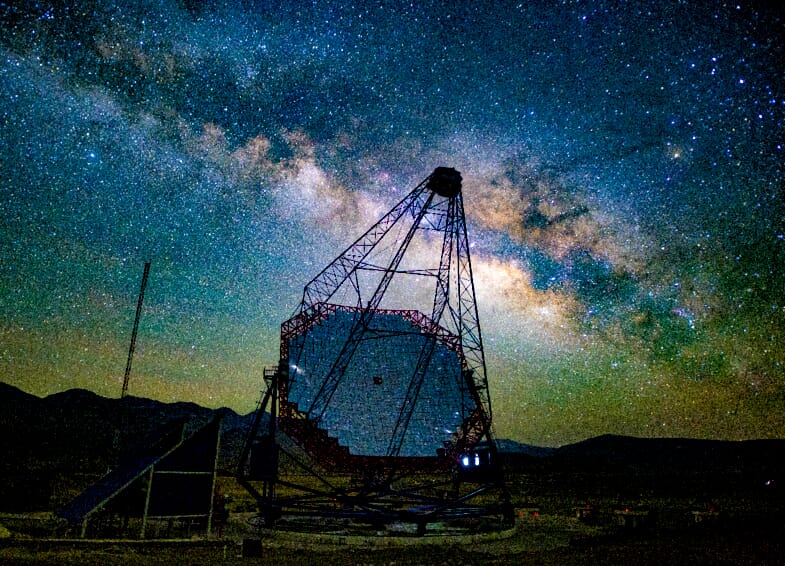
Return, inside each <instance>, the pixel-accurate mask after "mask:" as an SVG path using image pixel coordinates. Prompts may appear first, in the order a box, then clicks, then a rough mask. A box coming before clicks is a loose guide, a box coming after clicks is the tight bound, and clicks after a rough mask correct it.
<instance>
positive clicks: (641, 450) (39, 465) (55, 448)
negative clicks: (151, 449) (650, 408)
mask: <svg viewBox="0 0 785 566" xmlns="http://www.w3.org/2000/svg"><path fill="white" fill-rule="evenodd" d="M218 414H220V415H221V417H222V419H223V428H222V430H223V432H222V441H221V443H222V450H221V457H220V460H219V465H220V466H221V467H223V468H224V469H226V470H233V469H234V467H235V465H236V463H235V459H236V458H237V456H238V454H239V451H240V449H241V447H242V442H243V441H244V438H245V434H246V432H247V430H248V428H249V426H250V424H251V421H252V419H253V413H250V414H248V415H238V414H237V413H236V412H235V411H233V410H231V409H228V408H220V409H208V408H205V407H201V406H200V405H197V404H196V403H192V402H185V401H179V402H174V403H164V402H161V401H156V400H151V399H146V398H142V397H133V396H128V397H125V398H124V399H122V400H121V399H110V398H106V397H102V396H100V395H98V394H96V393H94V392H92V391H88V390H86V389H70V390H67V391H63V392H59V393H55V394H52V395H49V396H47V397H43V398H41V397H37V396H35V395H31V394H29V393H26V392H24V391H22V390H21V389H19V388H17V387H14V386H12V385H9V384H7V383H4V382H0V450H2V453H3V454H4V455H5V458H3V459H2V461H0V472H3V471H4V470H5V471H11V470H36V469H57V470H61V471H68V470H80V471H86V470H94V469H102V468H105V467H106V465H107V464H108V461H109V458H110V457H111V452H112V445H113V442H114V435H115V431H116V430H117V429H118V427H120V428H121V429H122V430H123V431H124V433H123V437H124V443H123V444H124V446H125V449H126V450H133V448H134V446H135V445H140V444H141V445H144V443H146V442H149V441H150V440H151V438H153V437H154V435H155V433H156V431H158V430H161V429H162V428H165V427H166V426H169V425H171V424H172V423H174V422H176V421H178V420H182V421H185V422H187V423H189V426H190V427H191V428H193V427H196V426H198V425H200V424H203V423H206V422H207V421H209V420H210V419H212V418H213V417H214V416H215V415H218ZM498 446H499V450H500V452H502V453H503V454H505V455H506V458H507V459H508V460H509V461H510V462H511V463H513V464H514V465H527V464H531V463H532V462H536V461H538V460H543V459H544V460H552V461H556V462H558V463H560V464H562V465H565V466H571V467H575V466H577V467H581V466H590V467H594V468H596V467H614V466H615V467H619V466H621V467H626V468H630V469H633V470H635V469H639V470H640V469H645V468H647V467H652V466H654V467H657V468H662V469H669V468H687V469H690V468H696V467H698V468H700V467H707V466H708V467H717V468H722V469H735V468H739V469H740V468H749V467H752V466H754V467H758V468H767V467H770V466H772V465H774V464H773V463H774V462H777V463H778V462H781V461H785V440H781V439H776V440H747V441H722V440H701V439H690V438H637V437H630V436H619V435H611V434H608V435H602V436H598V437H594V438H590V439H587V440H584V441H581V442H577V443H575V444H570V445H566V446H562V447H559V448H549V447H540V446H532V445H528V444H522V443H519V442H515V441H513V440H506V439H501V440H499V441H498Z"/></svg>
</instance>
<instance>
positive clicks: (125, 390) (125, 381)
mask: <svg viewBox="0 0 785 566" xmlns="http://www.w3.org/2000/svg"><path fill="white" fill-rule="evenodd" d="M149 275H150V262H149V261H148V262H146V263H145V264H144V273H143V274H142V286H141V288H140V289H139V301H138V302H137V303H136V318H134V330H133V332H131V346H130V347H129V348H128V363H126V364H125V377H123V392H122V393H121V394H120V399H122V398H123V397H125V396H126V395H127V394H128V379H129V378H130V377H131V362H133V359H134V348H135V347H136V333H137V332H138V331H139V316H140V315H141V314H142V302H143V301H144V289H145V287H147V277H148V276H149Z"/></svg>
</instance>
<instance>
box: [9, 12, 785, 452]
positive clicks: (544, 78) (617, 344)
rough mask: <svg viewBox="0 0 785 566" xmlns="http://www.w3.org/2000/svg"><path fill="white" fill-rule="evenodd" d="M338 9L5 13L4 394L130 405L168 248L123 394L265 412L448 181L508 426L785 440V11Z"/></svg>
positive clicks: (573, 434)
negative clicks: (435, 187) (291, 369)
mask: <svg viewBox="0 0 785 566" xmlns="http://www.w3.org/2000/svg"><path fill="white" fill-rule="evenodd" d="M17 4H21V6H17ZM344 4H345V3H338V2H329V1H324V2H314V3H312V4H311V3H291V4H285V3H284V5H279V3H268V2H262V1H259V2H254V1H247V2H240V1H236V2H233V1H231V0H225V1H218V0H216V1H215V2H187V1H186V2H174V1H169V0H161V1H157V2H152V1H151V2H142V1H140V2H135V3H133V2H132V3H124V2H121V3H117V4H113V3H111V2H108V1H107V2H102V1H89V2H72V1H61V2H46V1H44V2H37V3H27V2H23V3H17V2H14V3H7V2H6V3H0V18H1V20H0V21H1V22H2V36H1V39H2V41H0V49H2V60H1V61H0V111H1V112H2V129H1V130H0V144H2V154H1V155H2V157H1V158H0V159H2V161H0V229H1V231H0V380H3V381H6V382H8V383H11V384H13V385H16V386H18V387H21V388H22V389H24V390H26V391H29V392H31V393H35V394H38V395H45V394H49V393H53V392H56V391H61V390H64V389H68V388H72V387H83V388H87V389H91V390H93V391H96V392H98V393H100V394H102V395H106V396H111V397H116V396H118V395H119V393H120V389H121V385H122V377H123V370H124V368H125V362H126V353H127V348H128V341H129V337H130V331H131V327H132V323H133V316H134V310H135V306H136V298H137V293H138V290H139V283H140V279H141V274H142V268H143V265H144V262H145V261H151V262H152V270H151V275H150V281H149V285H148V288H147V294H146V298H145V305H144V310H143V314H142V320H141V324H140V332H139V337H138V341H137V350H136V356H135V358H134V366H133V375H132V378H131V384H130V392H131V393H132V394H134V395H140V396H150V397H154V398H158V399H161V400H164V401H173V400H192V401H195V402H198V403H201V404H204V405H207V406H212V407H218V406H222V405H227V406H230V407H232V408H234V409H236V410H238V411H240V412H247V411H250V410H251V409H252V408H253V406H254V404H255V402H256V400H257V398H258V394H259V389H260V387H261V385H262V379H261V375H262V371H263V368H264V367H267V366H271V365H275V364H276V363H277V358H278V340H279V331H280V324H281V322H283V321H284V320H286V319H287V318H288V317H289V316H290V315H291V314H292V312H293V311H294V309H295V308H296V307H297V305H298V303H299V300H300V295H301V293H302V288H303V286H304V285H305V284H306V283H307V282H308V281H309V280H310V279H311V278H312V277H313V276H315V275H316V274H317V273H318V272H319V271H320V270H321V269H322V268H323V267H324V266H325V265H326V264H327V262H329V261H330V260H331V259H332V258H333V257H335V256H337V255H338V254H339V253H340V252H341V251H342V250H343V249H344V248H345V247H346V246H347V245H349V244H350V243H351V242H352V241H354V239H355V238H356V237H357V236H359V235H360V234H361V233H362V232H363V231H364V230H365V229H367V228H368V227H369V226H370V225H371V224H372V223H373V222H374V221H375V220H376V219H378V218H379V217H380V216H381V215H382V214H384V213H385V212H386V211H387V210H388V209H389V208H391V207H392V205H393V204H394V203H395V202H397V201H398V200H400V198H402V197H403V195H405V194H406V193H407V192H408V191H409V190H411V189H412V188H413V187H414V186H416V185H417V184H418V183H419V182H420V181H422V180H423V179H424V178H425V177H426V176H427V175H428V174H429V173H430V172H431V171H432V170H433V168H434V167H436V166H440V165H444V166H449V167H455V168H457V169H458V170H460V171H461V172H462V174H463V178H464V184H463V186H464V201H465V206H466V215H467V221H468V229H469V233H470V238H471V240H472V243H471V246H472V248H471V249H472V262H473V265H474V272H475V283H476V287H477V299H478V303H479V311H480V319H481V323H482V325H483V337H484V339H485V350H486V358H487V363H488V376H489V386H490V389H491V395H492V398H493V404H494V423H495V427H496V429H497V434H498V435H499V436H502V437H507V438H513V439H515V440H519V441H523V442H529V443H533V444H543V445H560V444H564V443H567V442H572V441H576V440H580V439H583V438H586V437H589V436H593V435H599V434H605V433H616V434H631V435H637V436H690V437H707V438H723V439H744V438H759V437H775V436H781V435H782V430H785V368H784V367H783V364H785V275H784V274H785V269H784V268H785V205H783V200H782V199H783V192H785V186H784V185H785V171H784V170H783V169H784V167H785V165H783V164H784V163H785V151H784V150H783V144H785V136H784V135H783V125H784V124H785V67H783V61H785V47H783V46H785V33H784V31H785V21H784V20H783V16H782V14H781V12H779V11H777V10H776V9H774V8H771V9H768V8H766V4H767V3H764V2H760V3H749V2H737V3H733V2H731V3H725V2H699V3H692V4H687V3H681V2H667V1H666V2H663V1H652V2H618V1H615V2H562V3H556V2H525V3H516V2H465V3H462V2H455V3H452V2H449V3H448V2H435V1H424V2H416V3H414V4H415V5H414V6H408V5H405V3H402V2H389V3H381V4H380V5H378V6H375V7H371V8H366V7H364V5H363V4H364V3H358V5H357V6H355V7H351V6H345V5H344ZM693 4H694V5H693Z"/></svg>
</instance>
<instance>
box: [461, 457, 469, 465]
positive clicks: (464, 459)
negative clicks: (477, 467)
mask: <svg viewBox="0 0 785 566" xmlns="http://www.w3.org/2000/svg"><path fill="white" fill-rule="evenodd" d="M461 462H462V463H463V467H464V468H468V467H469V457H468V456H464V457H463V460H461Z"/></svg>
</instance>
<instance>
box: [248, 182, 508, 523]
mask: <svg viewBox="0 0 785 566" xmlns="http://www.w3.org/2000/svg"><path fill="white" fill-rule="evenodd" d="M410 256H414V257H415V259H413V260H412V259H410ZM399 280H405V282H404V284H403V285H398V287H397V288H396V287H395V283H396V282H397V281H399ZM413 280H414V281H415V282H414V283H412V281H413ZM428 288H430V289H431V291H430V293H429V295H430V300H429V302H430V304H429V305H428V306H427V308H426V307H423V306H422V302H420V303H419V304H418V305H417V306H418V307H420V308H411V306H410V304H409V302H414V299H413V298H414V296H415V295H419V296H423V293H422V289H428ZM391 296H392V298H391ZM396 301H397V302H396ZM426 313H427V314H426ZM338 317H340V318H341V320H346V321H349V322H348V323H344V324H343V325H342V326H341V325H340V324H337V323H334V320H336V319H337V318H338ZM382 320H390V321H393V322H394V323H395V324H397V325H398V326H396V327H395V329H394V330H390V326H389V325H387V326H385V325H384V324H380V321H382ZM330 324H332V326H330ZM325 325H326V326H325ZM407 325H408V326H407ZM393 326H394V325H393ZM402 326H405V327H406V328H407V329H408V330H401V327H402ZM319 333H321V334H319ZM317 334H318V335H319V336H326V337H322V338H318V339H317V338H313V336H316V335H317ZM404 334H405V335H406V337H404V338H401V337H400V335H404ZM309 340H311V343H309ZM319 340H321V342H320V341H319ZM390 340H398V342H394V343H393V344H394V345H395V347H396V348H400V347H401V344H403V343H404V342H402V341H404V340H409V342H406V344H409V343H413V344H415V345H416V347H414V348H413V350H414V351H415V352H416V353H415V354H412V355H411V356H410V357H409V358H408V359H407V362H411V363H410V364H409V365H408V366H407V367H408V369H407V370H406V373H407V374H408V377H407V378H405V379H406V380H407V381H406V382H405V387H402V389H401V393H402V394H401V395H400V398H399V399H397V400H396V401H395V402H394V403H393V402H392V401H391V402H390V403H386V405H391V406H393V407H394V410H395V411H396V412H395V418H394V420H390V421H389V423H390V425H391V426H390V433H389V435H388V436H386V437H384V439H383V440H384V442H383V443H380V442H379V441H377V442H376V444H375V445H373V446H371V447H370V448H369V447H368V444H367V443H364V444H362V447H363V448H364V449H365V451H364V452H363V450H362V449H361V448H359V447H358V446H360V443H359V442H358V443H355V444H352V440H353V439H356V438H358V437H359V436H361V435H360V433H358V432H356V431H354V432H353V431H350V432H348V433H347V435H348V436H346V437H345V438H348V439H349V440H348V442H349V443H350V445H349V446H345V445H341V444H340V442H339V440H338V439H336V438H334V437H332V436H331V434H332V430H333V429H335V428H336V426H337V425H336V422H337V421H340V419H341V418H342V415H340V414H339V415H337V416H336V415H335V412H336V410H335V409H333V408H332V406H333V405H335V404H336V398H337V397H339V396H340V393H338V392H339V388H341V387H343V388H344V389H346V388H351V387H352V384H348V385H347V384H346V381H347V380H351V379H355V380H356V379H358V377H360V376H361V377H363V379H365V378H366V377H367V378H370V376H365V375H363V370H364V369H365V367H366V364H368V365H371V366H373V364H376V366H374V367H375V368H378V367H381V366H383V367H387V366H384V364H381V366H380V362H377V361H375V360H373V363H368V361H367V360H368V359H369V358H372V359H373V358H376V357H378V356H374V355H373V350H372V348H373V347H374V346H369V344H378V346H376V347H378V349H379V352H378V353H379V356H381V355H383V353H384V346H383V344H384V342H385V341H387V342H388V343H389V342H390ZM328 342H329V344H330V345H331V346H329V347H327V346H326V345H327V344H328ZM308 346H310V347H311V348H312V349H313V350H315V352H314V353H313V354H311V356H312V357H314V356H315V357H320V356H321V358H320V359H319V360H318V363H316V362H311V364H310V366H307V367H306V361H304V360H303V359H302V356H303V355H304V354H303V352H304V351H305V350H306V348H307V347H308ZM387 350H390V347H387ZM363 352H365V357H362V356H363V354H362V353H363ZM369 352H370V353H369ZM388 355H389V354H388ZM401 355H403V354H401ZM439 356H441V358H439V359H438V360H437V357H439ZM452 360H454V361H452ZM448 362H451V363H452V365H453V366H455V368H457V369H455V370H454V371H453V374H454V376H456V377H453V381H449V379H448V378H445V377H444V376H441V377H442V379H444V380H445V383H447V382H449V383H453V387H455V388H457V389H460V392H459V393H452V392H448V393H449V395H448V397H450V398H451V399H453V402H454V406H451V409H455V410H454V413H455V415H457V417H456V418H457V423H456V425H455V426H454V427H453V428H451V429H445V434H447V433H449V434H448V435H447V437H445V438H443V440H442V441H441V446H433V445H429V446H426V447H424V448H423V450H424V452H423V453H421V452H420V451H419V450H420V447H418V446H417V445H416V439H415V438H414V436H415V435H413V434H410V429H411V425H412V422H413V418H415V417H413V416H414V415H417V417H416V418H418V419H420V420H421V421H424V422H426V423H427V424H428V425H430V424H432V423H431V422H430V421H428V420H427V419H428V417H427V415H425V416H423V414H424V413H425V411H426V409H424V408H423V403H424V401H423V400H422V395H423V391H424V387H425V388H427V387H428V385H427V383H428V380H429V379H436V378H434V377H433V376H432V374H433V372H434V371H435V370H434V369H433V368H435V367H436V366H440V367H439V369H440V370H441V366H442V365H448ZM304 368H305V369H304ZM369 371H375V369H374V370H369ZM304 374H307V375H304ZM451 375H452V374H451ZM312 380H315V381H316V384H315V385H314V384H313V383H312ZM373 380H374V383H376V384H378V385H380V386H381V385H382V384H383V383H384V379H383V378H382V377H381V376H373ZM265 383H266V387H265V390H264V391H263V397H262V399H261V400H260V403H259V406H258V408H257V418H256V419H255V423H254V426H253V427H252V429H251V431H250V432H249V435H248V439H247V442H246V445H245V448H244V451H243V454H242V455H241V458H240V468H239V471H238V476H239V478H240V479H241V481H242V482H243V483H244V484H245V485H246V487H248V488H249V490H250V491H251V492H252V493H254V494H255V495H256V496H257V500H258V502H259V505H260V508H261V510H262V511H263V513H264V514H265V517H266V518H267V519H268V520H274V519H275V518H276V517H278V516H279V515H280V514H282V513H287V512H289V513H292V512H294V513H307V512H315V513H318V514H320V515H324V514H335V515H340V516H348V517H359V518H362V519H363V520H369V519H371V520H373V521H381V522H389V521H394V520H405V521H411V522H415V523H417V525H418V527H422V528H423V529H424V525H425V524H427V523H428V522H433V521H437V520H444V519H445V518H446V517H452V516H460V517H464V516H466V515H467V514H470V515H471V514H480V515H487V514H502V515H504V516H505V518H506V519H507V520H509V519H510V513H509V509H508V508H509V501H508V498H507V496H506V489H505V488H504V482H503V478H502V473H501V466H500V462H499V461H498V457H497V456H498V454H497V451H496V446H495V442H494V439H493V435H492V427H491V398H490V393H489V390H488V379H487V375H486V365H485V355H484V351H483V344H482V333H481V329H480V323H479V316H478V311H477V301H476V294H475V289H474V281H473V276H472V266H471V258H470V242H469V238H468V234H467V229H466V220H465V215H464V209H463V194H462V178H461V175H460V173H459V172H458V171H456V170H455V169H451V168H445V167H439V168H437V169H436V170H434V172H433V173H432V174H431V175H429V176H428V177H427V178H426V179H425V180H423V181H422V182H421V183H420V184H419V185H417V186H416V187H415V188H414V189H413V190H412V191H411V192H410V193H409V194H407V195H406V196H405V197H404V198H403V199H402V200H401V201H400V202H398V203H397V204H396V205H395V206H394V207H393V208H392V209H391V210H390V211H389V212H388V213H387V214H385V215H384V216H383V217H382V218H381V219H380V220H379V221H378V222H376V223H375V224H374V225H373V226H372V227H371V228H370V229H369V230H367V231H366V232H365V233H364V234H363V235H362V236H360V237H359V238H358V239H357V240H355V242H354V243H353V244H352V245H350V246H349V247H348V248H347V249H346V250H345V251H344V252H343V253H342V254H340V255H339V256H338V257H337V258H336V259H334V260H333V261H332V262H330V264H329V265H328V266H327V267H325V268H324V269H323V270H322V271H321V272H320V273H319V274H318V275H317V276H316V277H315V278H314V279H312V280H311V281H310V282H309V283H308V284H307V285H306V286H305V288H304V290H303V296H302V301H301V303H300V305H299V307H298V309H297V310H296V312H295V313H294V315H293V316H292V317H291V318H290V319H289V320H287V321H285V322H284V323H283V324H282V327H281V356H280V362H279V365H278V367H277V368H275V369H273V370H268V371H266V374H265ZM304 383H308V385H304ZM424 384H426V385H424ZM436 390H438V388H435V389H433V391H436ZM435 401H437V400H431V405H429V406H431V407H433V406H435V405H434V403H435ZM345 406H346V401H345V400H344V407H345ZM268 408H269V410H270V413H271V419H270V421H269V422H270V427H269V428H268V430H267V431H262V430H261V422H262V415H263V413H264V412H265V411H267V410H268ZM331 410H332V411H333V413H332V414H331V413H330V411H331ZM344 410H345V409H344ZM379 410H382V408H380V409H379ZM384 410H387V409H386V408H385V409H384ZM360 416H361V417H363V418H366V419H373V418H374V416H373V415H360ZM346 420H350V419H346ZM352 422H356V419H354V420H352ZM431 428H433V427H431ZM281 434H285V435H287V436H288V437H289V438H291V439H293V440H294V442H295V443H296V444H297V445H299V446H300V447H301V449H302V450H303V451H304V452H305V453H307V454H308V455H309V456H310V457H311V458H312V459H313V460H314V461H315V462H316V463H317V467H318V468H319V469H320V470H321V471H317V470H316V469H315V467H314V466H312V465H306V464H303V458H301V457H298V456H297V455H295V454H293V453H292V452H291V451H288V450H283V449H282V446H281V442H279V441H278V439H279V438H280V435H281ZM421 436H422V435H421V434H418V435H417V438H420V437H421ZM429 438H430V437H429ZM433 442H434V441H433V440H432V439H431V443H433ZM358 450H359V451H360V452H361V453H356V452H357V451H358ZM428 450H431V452H428ZM282 459H288V460H289V461H290V462H293V463H294V465H295V466H297V467H299V468H300V469H301V470H305V471H307V473H308V474H310V475H312V476H313V477H315V478H317V479H318V482H317V485H316V486H315V487H314V484H313V483H311V484H310V486H309V487H307V488H304V487H303V486H299V488H302V489H300V490H299V491H298V486H295V485H292V484H291V483H287V482H286V481H285V480H283V479H282V478H281V477H280V474H279V473H278V468H279V465H280V462H281V460H282ZM336 474H338V475H340V474H344V475H347V474H348V475H349V476H350V479H349V480H345V481H343V482H342V483H341V485H336V484H335V483H334V481H332V480H331V479H329V477H328V476H331V475H332V476H335V475H336ZM254 481H257V482H258V481H261V484H262V485H261V488H260V489H257V487H256V486H255V485H254ZM284 484H286V492H287V494H289V495H287V496H286V497H283V496H277V495H276V485H284ZM257 486H258V484H257ZM467 486H468V487H467ZM489 490H496V491H500V492H501V493H502V497H501V504H498V503H494V504H492V505H482V506H480V507H477V506H476V505H473V506H467V502H468V501H470V500H473V499H475V498H478V497H480V496H482V497H485V494H486V493H487V492H488V491H489ZM482 497H481V498H482ZM336 502H340V504H339V505H338V507H340V509H337V508H336Z"/></svg>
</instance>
